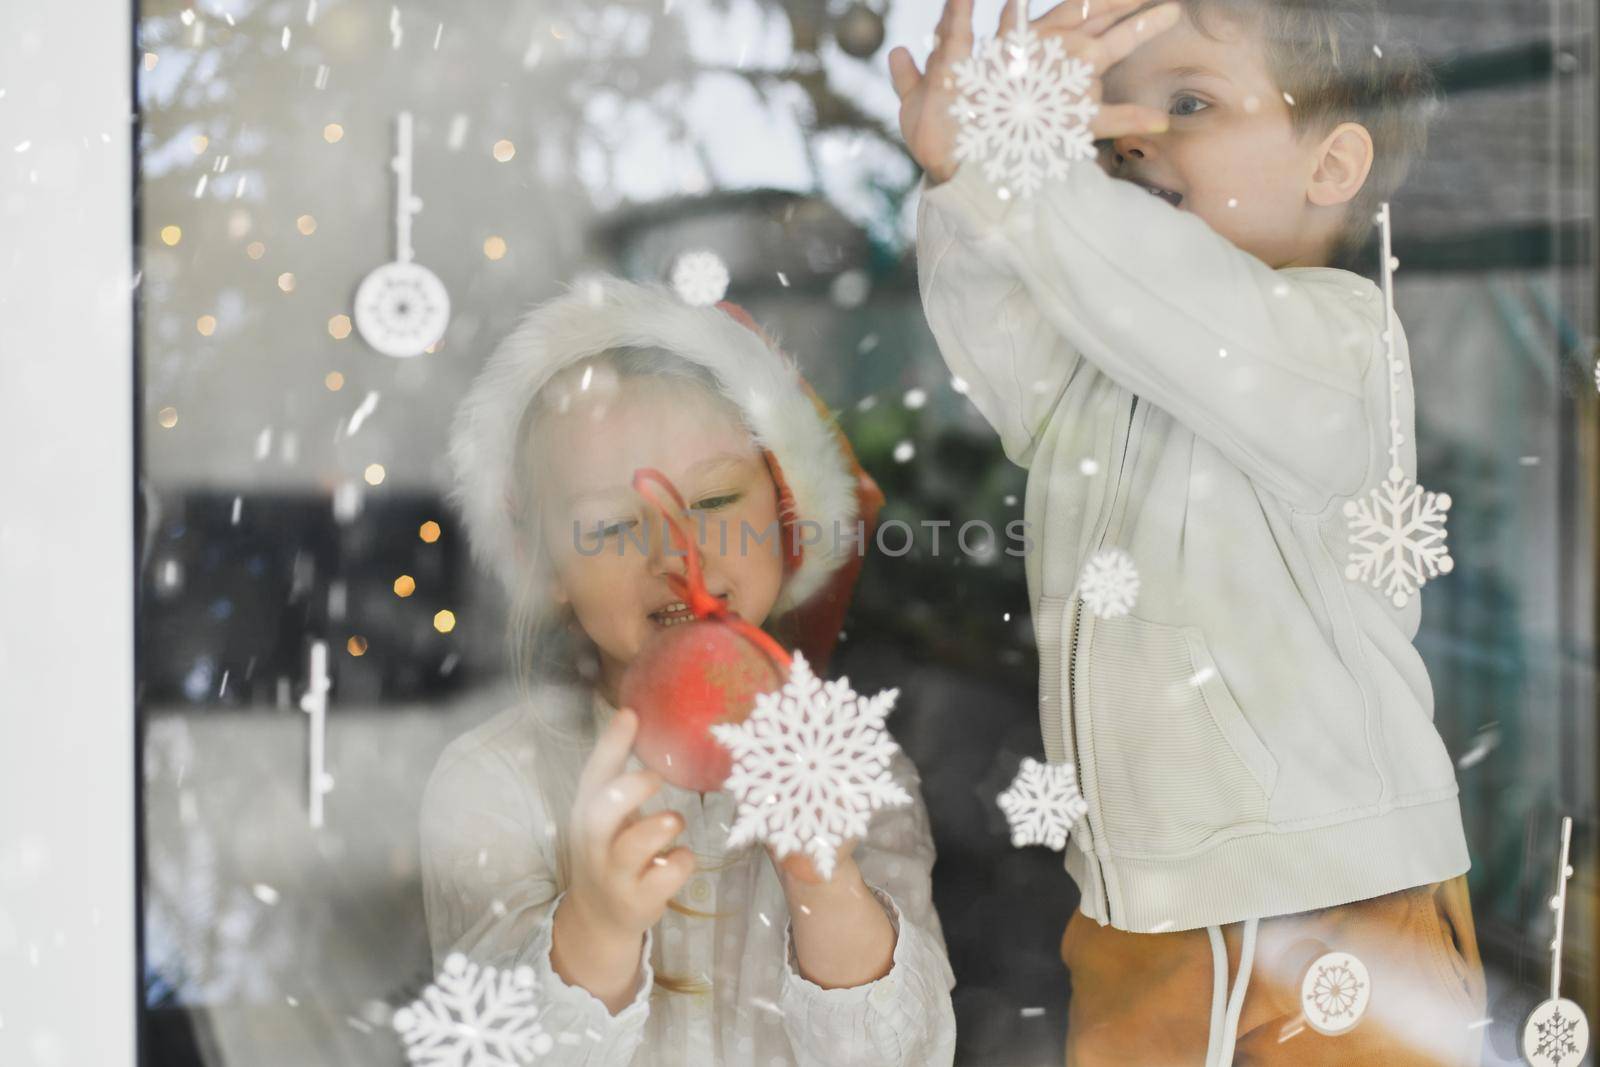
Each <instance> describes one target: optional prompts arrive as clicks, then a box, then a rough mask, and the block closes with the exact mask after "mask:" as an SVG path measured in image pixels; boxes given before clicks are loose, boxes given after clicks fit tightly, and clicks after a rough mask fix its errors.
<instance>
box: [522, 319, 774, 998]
mask: <svg viewBox="0 0 1600 1067" xmlns="http://www.w3.org/2000/svg"><path fill="white" fill-rule="evenodd" d="M637 381H658V382H668V383H672V384H677V385H683V386H687V387H689V388H694V389H696V390H700V391H703V392H704V393H705V394H706V395H707V397H708V398H710V399H711V400H713V401H714V402H715V403H716V404H717V405H718V406H719V407H721V408H722V409H723V410H725V411H726V412H727V413H728V414H730V415H731V416H732V417H733V418H735V419H737V420H738V421H739V422H740V424H741V425H744V419H743V415H742V413H741V412H740V411H739V410H738V408H737V407H736V406H735V405H734V404H733V402H732V401H731V400H729V399H728V398H727V397H726V396H724V395H723V394H722V392H721V389H720V385H719V383H718V382H717V379H716V377H715V376H714V375H713V374H712V373H711V371H709V370H708V369H706V368H705V367H703V366H701V365H700V364H698V363H693V362H691V361H689V360H686V359H684V358H683V357H681V356H678V355H676V354H674V353H672V352H670V351H668V350H666V349H661V348H648V347H636V348H614V349H610V350H607V351H605V352H602V353H600V354H598V355H595V356H593V357H591V358H589V359H586V360H583V361H581V362H579V363H576V364H574V365H572V366H570V367H566V368H563V369H562V370H561V371H559V372H558V373H557V374H556V375H554V376H553V377H552V378H551V380H550V381H549V382H548V383H547V384H546V385H545V386H544V387H543V388H541V389H540V390H539V392H538V393H537V394H535V395H534V397H533V400H532V401H531V402H530V403H529V404H528V407H527V409H526V410H525V411H524V412H523V416H522V420H521V423H520V425H519V427H518V431H517V438H516V441H517V443H516V456H515V458H514V460H513V464H512V471H513V477H512V484H511V485H510V486H508V487H507V502H508V504H509V506H510V508H511V514H512V520H513V525H514V526H515V529H516V531H517V536H518V540H519V543H520V546H521V559H522V566H521V567H520V568H519V571H520V572H521V577H520V580H519V581H518V583H517V588H516V589H514V590H511V613H510V618H509V625H508V626H507V638H508V641H509V646H510V647H509V656H510V661H511V666H512V673H513V676H514V677H515V679H516V684H517V691H518V694H519V696H520V697H521V698H522V702H523V705H524V706H525V707H527V708H528V709H530V712H531V718H532V721H533V725H534V732H535V736H536V738H537V743H536V745H535V747H534V757H533V759H534V767H535V775H536V779H537V780H536V782H535V785H536V786H537V788H538V789H539V792H540V796H541V798H542V799H543V801H544V804H545V811H546V812H547V814H548V817H549V818H550V820H551V825H552V826H554V827H555V828H556V841H555V845H556V881H557V886H558V888H560V889H565V888H566V887H567V886H568V885H570V884H571V871H570V869H569V863H568V855H567V850H568V837H567V822H568V818H569V816H570V813H571V811H572V804H573V800H574V798H575V796H576V793H577V784H578V774H579V771H580V770H581V768H582V766H583V764H584V762H585V761H586V760H587V759H588V758H589V753H590V752H591V751H593V749H594V743H595V737H596V730H597V725H598V724H597V723H596V721H595V717H594V715H593V714H592V712H591V703H590V701H589V700H588V699H587V698H588V697H589V696H591V695H592V693H593V690H594V686H595V685H596V683H597V679H598V677H599V658H598V655H597V653H596V651H595V648H594V645H593V643H592V642H591V641H589V639H588V637H587V636H586V635H585V634H584V633H583V632H582V630H581V629H580V628H579V626H578V624H577V621H576V619H574V618H573V617H572V616H571V614H570V612H566V611H557V610H553V609H554V605H553V603H552V601H551V596H550V593H551V582H552V581H553V579H554V571H553V569H552V567H551V565H550V552H549V546H548V544H547V542H546V538H545V528H544V521H543V520H544V514H543V513H544V506H543V501H542V500H541V498H540V495H539V493H538V491H537V487H538V486H539V485H540V484H541V483H542V482H543V481H544V479H543V478H542V477H541V476H540V475H541V472H540V471H539V469H538V466H537V464H538V461H539V460H540V456H539V455H538V443H539V442H538V439H539V435H540V433H541V431H542V429H543V427H544V426H545V425H547V424H548V422H549V420H550V418H551V417H552V416H554V415H561V414H566V413H567V412H568V411H569V410H570V408H571V405H572V403H573V401H574V400H575V399H577V398H578V397H579V395H580V394H583V395H586V396H589V397H592V396H603V395H606V394H610V395H615V393H616V391H618V390H620V389H621V388H622V387H623V385H624V384H625V383H628V382H637ZM552 685H553V686H556V687H559V688H565V689H568V690H569V691H575V692H578V693H580V694H581V695H582V696H583V697H584V698H585V699H581V700H578V701H570V700H551V699H549V691H548V687H550V686H552ZM541 690H545V692H544V693H543V694H541ZM715 869H718V868H713V867H701V870H715ZM667 907H668V908H670V909H671V910H673V911H675V912H677V913H678V914H680V915H686V916H690V917H692V918H703V919H713V918H718V917H720V914H721V913H717V912H706V911H700V910H697V909H694V908H690V907H688V906H686V905H683V904H679V903H678V902H677V901H675V900H674V901H668V903H667ZM655 983H656V985H657V986H658V987H660V988H661V989H663V990H666V991H667V992H673V993H688V994H703V993H707V992H709V991H710V986H709V984H708V983H706V982H701V981H699V980H697V979H691V978H683V977H678V976H674V975H664V974H657V975H656V976H655Z"/></svg>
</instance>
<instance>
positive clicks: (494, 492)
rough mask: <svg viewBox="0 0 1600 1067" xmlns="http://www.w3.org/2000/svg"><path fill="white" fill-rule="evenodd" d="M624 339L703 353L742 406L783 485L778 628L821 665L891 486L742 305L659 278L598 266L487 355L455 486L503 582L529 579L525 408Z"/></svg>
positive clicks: (455, 496)
mask: <svg viewBox="0 0 1600 1067" xmlns="http://www.w3.org/2000/svg"><path fill="white" fill-rule="evenodd" d="M626 347H647V348H662V349H666V350H667V351H670V352H672V353H674V354H675V355H677V356H679V357H681V358H683V359H685V360H688V361H689V362H691V363H695V364H698V365H699V366H701V367H703V368H705V369H706V370H708V371H710V372H711V375H712V377H713V378H714V379H715V380H716V382H717V384H718V387H719V390H720V392H721V393H722V395H723V396H724V397H726V398H727V399H728V400H729V401H730V402H731V403H733V404H734V406H735V407H737V408H738V410H739V411H740V412H741V413H742V415H743V418H744V423H745V425H746V427H748V429H749V430H750V433H751V436H752V437H753V438H754V440H755V443H756V445H757V447H759V448H760V449H761V450H762V451H763V453H764V454H765V457H766V460H767V464H768V468H769V470H771V472H772V476H773V481H774V483H775V484H776V486H777V488H778V493H779V515H780V516H781V521H782V523H783V530H782V535H783V536H782V538H781V542H780V543H781V544H782V545H783V550H784V552H785V559H784V569H785V581H784V583H783V589H782V591H781V592H780V594H779V598H778V602H777V603H776V604H775V605H774V608H773V614H774V615H775V616H777V615H787V618H786V619H784V620H783V623H782V625H781V626H780V636H782V637H785V638H787V639H788V642H789V643H791V644H793V645H794V646H795V647H797V648H798V649H799V650H800V651H801V652H803V653H804V654H805V655H806V658H807V659H808V660H811V661H812V662H813V663H814V664H816V665H817V669H818V670H819V671H820V670H821V669H823V667H824V666H825V665H826V663H827V660H828V658H829V653H830V652H831V651H832V648H833V645H834V643H835V641H836V640H837V637H838V631H839V626H840V624H841V623H842V621H843V618H844V614H845V611H846V609H847V608H848V606H849V601H850V594H851V591H852V589H853V587H854V585H855V580H856V576H857V575H858V574H859V572H860V569H861V563H862V556H861V553H862V551H863V549H864V546H865V545H866V544H868V543H870V541H871V537H872V534H873V530H874V526H875V523H876V520H877V513H878V509H879V508H880V506H881V505H882V503H883V495H882V493H881V492H880V491H879V490H878V487H877V485H876V484H875V483H874V482H873V481H872V478H871V477H870V476H869V475H868V474H867V473H866V472H865V471H864V470H862V468H861V466H860V464H859V463H858V462H857V461H856V457H855V453H854V451H853V450H852V449H851V448H850V444H849V442H848V441H847V440H846V439H845V437H844V435H843V433H842V432H840V430H839V429H838V426H837V425H836V423H835V422H834V420H833V419H832V417H831V416H830V415H829V413H828V410H827V407H826V406H825V405H824V404H823V403H822V402H821V401H820V399H818V398H817V396H816V394H815V393H814V392H813V391H812V390H811V387H810V386H809V385H808V384H807V383H806V381H805V379H804V378H802V377H801V375H800V372H799V370H798V369H797V368H796V366H795V365H794V363H793V361H791V360H790V359H789V358H788V357H786V356H784V355H783V354H782V353H781V352H780V351H779V350H778V348H777V347H776V346H775V345H774V344H772V343H771V341H770V340H769V339H768V338H767V337H766V335H765V334H763V333H762V332H761V330H760V328H759V327H757V326H756V324H755V322H754V321H753V320H752V319H751V318H750V316H749V315H748V314H746V313H745V312H744V310H743V309H741V308H739V307H737V306H735V305H732V304H723V305H719V306H718V307H714V308H713V307H693V306H690V305H687V304H685V303H683V302H682V301H681V300H679V299H677V298H676V297H675V296H674V295H673V294H672V293H671V292H670V291H668V290H667V289H665V288H662V287H660V286H649V285H637V284H634V283H631V282H625V281H622V280H620V279H617V278H611V277H590V278H586V279H584V280H583V281H581V282H579V283H578V284H577V285H575V286H574V287H573V288H572V289H571V290H570V291H569V292H567V293H566V294H565V295H563V296H559V297H556V298H555V299H553V300H551V301H549V302H547V303H545V304H541V305H540V306H538V307H536V308H534V309H533V310H532V311H531V312H529V313H528V314H527V315H526V316H525V317H524V318H523V320H522V321H521V323H520V324H519V325H518V326H517V328H516V329H515V330H514V331H512V333H511V334H510V335H509V336H508V337H506V339H505V340H504V341H502V342H501V343H500V345H499V347H497V348H496V349H495V351H494V353H493V354H492V355H491V356H490V357H489V360H488V362H487V363H486V364H485V365H484V368H483V370H482V371H481V372H480V373H479V374H478V377H477V379H476V380H475V381H474V382H473V384H472V387H471V389H470V390H469V391H468V393H467V396H466V397H465V399H463V400H462V402H461V405H460V407H459V408H458V409H457V412H456V417H455V422H454V424H453V426H452V429H451V436H450V463H451V467H452V470H453V473H454V487H453V488H452V490H451V493H450V499H451V502H452V503H453V504H454V505H455V506H456V508H457V510H458V511H459V512H460V514H461V516H462V518H463V521H464V523H465V525H466V529H467V537H468V541H469V543H470V544H471V547H472V553H473V556H474V558H475V559H476V560H477V561H478V562H479V563H480V564H481V565H483V566H484V567H485V568H487V569H488V570H489V571H490V572H492V573H493V574H495V575H496V576H497V577H499V578H500V579H501V580H502V581H504V582H505V583H506V584H507V588H515V587H516V586H517V584H518V583H520V582H522V581H524V580H526V573H525V570H524V567H523V564H522V563H521V562H519V550H518V536H517V531H516V521H515V518H514V517H513V515H512V506H511V503H510V501H511V500H512V499H513V496H512V494H511V492H510V490H511V479H512V477H513V476H514V472H515V454H516V447H517V434H518V431H519V429H520V427H521V424H522V418H523V414H524V412H525V411H526V410H527V408H528V405H529V404H530V403H532V402H533V400H534V398H535V397H536V396H537V395H538V393H539V390H540V389H542V388H543V387H544V386H545V385H546V384H547V383H548V382H549V381H550V379H551V378H552V377H553V376H554V375H555V374H556V373H557V372H558V371H560V370H562V369H563V368H565V367H569V366H572V365H574V364H577V363H581V362H582V361H583V360H585V359H589V358H592V357H594V356H597V355H599V354H601V353H603V352H605V351H608V350H610V349H615V348H626ZM858 520H859V521H860V522H862V523H863V524H864V525H863V527H862V532H863V534H864V536H863V538H862V539H861V540H860V541H859V542H858V541H857V540H856V539H855V538H856V534H857V522H858ZM802 522H805V523H814V524H815V526H808V527H804V528H803V527H801V526H800V523H802ZM802 529H804V530H805V536H801V531H802Z"/></svg>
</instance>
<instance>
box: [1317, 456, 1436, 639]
mask: <svg viewBox="0 0 1600 1067" xmlns="http://www.w3.org/2000/svg"><path fill="white" fill-rule="evenodd" d="M1449 510H1450V494H1449V493H1430V492H1428V491H1426V490H1424V489H1423V488H1422V486H1420V485H1418V484H1417V483H1416V482H1414V481H1412V480H1411V479H1410V478H1407V477H1405V476H1404V475H1403V473H1402V472H1401V471H1400V469H1399V468H1395V469H1394V470H1391V471H1390V472H1389V478H1388V480H1387V481H1385V482H1384V483H1383V484H1382V485H1380V486H1379V487H1378V488H1376V489H1374V490H1372V492H1371V493H1369V494H1368V495H1367V497H1366V499H1364V500H1359V501H1357V500H1348V501H1346V502H1345V505H1344V513H1345V517H1346V518H1348V519H1349V520H1350V544H1351V548H1352V551H1351V553H1350V562H1349V564H1348V565H1347V566H1346V567H1345V577H1347V578H1349V579H1350V580H1351V581H1359V582H1366V583H1368V584H1370V585H1371V586H1372V587H1373V588H1374V589H1381V590H1383V595H1384V596H1386V597H1388V598H1389V599H1390V600H1391V601H1392V602H1393V603H1394V606H1395V607H1397V608H1403V607H1405V606H1406V603H1407V602H1408V601H1409V600H1410V599H1411V598H1412V597H1413V596H1415V595H1416V593H1417V591H1418V590H1419V589H1421V588H1422V587H1423V586H1424V585H1426V584H1427V581H1428V579H1429V578H1437V577H1438V576H1439V575H1441V574H1449V573H1450V572H1451V571H1452V570H1454V569H1455V560H1453V559H1451V558H1450V551H1449V549H1448V548H1447V547H1446V546H1445V528H1444V524H1445V518H1446V514H1445V513H1446V512H1448V511H1449Z"/></svg>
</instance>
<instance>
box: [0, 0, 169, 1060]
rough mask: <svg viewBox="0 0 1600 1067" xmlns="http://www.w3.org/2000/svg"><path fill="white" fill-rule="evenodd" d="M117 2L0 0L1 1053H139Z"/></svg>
mask: <svg viewBox="0 0 1600 1067" xmlns="http://www.w3.org/2000/svg"><path fill="white" fill-rule="evenodd" d="M131 41H132V36H131V32H130V27H129V5H127V4H126V3H114V4H99V5H94V8H93V10H92V11H86V10H85V9H84V7H83V6H82V5H78V4H61V3H55V4H20V3H8V4H5V5H3V6H0V90H3V91H4V95H3V96H0V457H3V458H0V1063H4V1064H7V1065H13V1064H15V1065H33V1064H38V1065H52V1064H62V1065H72V1067H76V1065H78V1064H91V1063H92V1064H95V1065H97V1067H124V1065H129V1064H132V1063H133V1062H134V1007H135V997H136V988H137V986H136V974H135V963H134V860H133V856H134V850H133V830H134V817H133V797H134V792H133V769H134V768H133V731H134V716H133V640H132V627H133V598H132V591H133V571H132V563H131V561H132V555H133V547H132V546H133V529H132V495H133V478H132V467H133V459H132V424H131V415H132V406H133V396H132V388H133V387H132V382H133V361H132V349H131V344H132V341H131V329H130V311H129V308H130V297H129V279H130V274H131V268H130V266H129V264H130V257H131V251H130V249H131V237H130V233H131V203H130V195H129V190H130V186H131V179H130V164H129V160H130V151H131V149H130V133H131V129H130V123H129V121H128V116H129V112H130V110H131V107H130V103H129V99H128V79H129V71H128V53H129V49H130V42H131Z"/></svg>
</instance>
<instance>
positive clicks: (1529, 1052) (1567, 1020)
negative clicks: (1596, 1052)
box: [1522, 997, 1589, 1067]
mask: <svg viewBox="0 0 1600 1067" xmlns="http://www.w3.org/2000/svg"><path fill="white" fill-rule="evenodd" d="M1588 1051H1589V1020H1588V1019H1587V1018H1586V1017H1585V1016H1584V1014H1583V1009H1582V1008H1580V1007H1578V1005H1576V1004H1574V1003H1573V1002H1572V1001H1570V1000H1567V999H1566V998H1564V997H1563V998H1560V999H1557V1000H1547V1001H1545V1002H1544V1003H1542V1004H1540V1005H1539V1006H1538V1007H1537V1008H1535V1009H1534V1010H1533V1014H1532V1015H1530V1016H1528V1022H1527V1024H1526V1025H1525V1026H1524V1027H1523V1031H1522V1054H1523V1056H1524V1057H1525V1058H1526V1059H1527V1061H1528V1062H1529V1063H1530V1064H1532V1065H1533V1067H1571V1065H1574V1064H1576V1063H1578V1062H1579V1061H1580V1060H1582V1059H1583V1057H1584V1053H1586V1052H1588Z"/></svg>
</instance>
